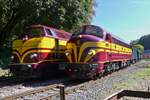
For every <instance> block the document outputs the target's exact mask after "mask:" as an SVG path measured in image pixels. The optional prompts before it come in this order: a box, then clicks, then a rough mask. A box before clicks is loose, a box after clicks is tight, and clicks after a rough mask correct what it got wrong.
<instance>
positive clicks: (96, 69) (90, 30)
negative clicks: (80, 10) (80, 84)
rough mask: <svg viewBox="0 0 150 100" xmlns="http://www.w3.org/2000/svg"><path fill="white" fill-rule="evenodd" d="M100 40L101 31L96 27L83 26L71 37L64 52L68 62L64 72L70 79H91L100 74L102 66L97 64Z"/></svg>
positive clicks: (101, 40)
mask: <svg viewBox="0 0 150 100" xmlns="http://www.w3.org/2000/svg"><path fill="white" fill-rule="evenodd" d="M102 38H103V33H102V30H101V29H99V28H98V27H96V26H84V27H82V29H81V30H80V32H78V33H77V34H74V35H73V36H72V37H71V39H70V40H69V41H68V43H67V50H66V52H65V54H66V56H67V58H68V61H69V63H68V64H67V66H66V72H67V74H68V75H69V76H70V77H72V78H78V79H93V78H95V77H98V76H99V75H100V74H101V73H102V67H103V66H102V64H101V63H100V62H99V59H100V58H99V54H100V53H101V51H103V49H101V48H100V45H102V43H103V39H102Z"/></svg>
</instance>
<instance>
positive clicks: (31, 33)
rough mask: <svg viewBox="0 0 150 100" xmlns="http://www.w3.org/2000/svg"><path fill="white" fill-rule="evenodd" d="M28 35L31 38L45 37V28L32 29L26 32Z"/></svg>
mask: <svg viewBox="0 0 150 100" xmlns="http://www.w3.org/2000/svg"><path fill="white" fill-rule="evenodd" d="M26 35H27V36H29V37H40V36H44V31H43V28H39V27H34V28H33V27H32V28H28V29H27V30H26Z"/></svg>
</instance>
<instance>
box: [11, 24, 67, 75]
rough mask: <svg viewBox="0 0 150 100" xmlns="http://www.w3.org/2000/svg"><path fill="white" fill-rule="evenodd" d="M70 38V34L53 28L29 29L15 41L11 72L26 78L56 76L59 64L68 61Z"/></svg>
mask: <svg viewBox="0 0 150 100" xmlns="http://www.w3.org/2000/svg"><path fill="white" fill-rule="evenodd" d="M69 38H70V33H68V32H65V31H63V30H58V29H55V28H52V27H47V26H44V25H32V26H30V27H27V28H26V30H25V34H24V36H23V37H22V38H19V39H16V40H14V41H13V46H12V56H11V59H12V63H11V64H10V65H9V68H10V72H12V73H13V74H15V75H19V76H24V77H27V76H31V77H39V76H44V75H48V74H49V75H53V74H55V73H56V72H57V71H58V63H60V62H65V61H66V56H65V50H66V43H67V40H69ZM47 73H48V74H47Z"/></svg>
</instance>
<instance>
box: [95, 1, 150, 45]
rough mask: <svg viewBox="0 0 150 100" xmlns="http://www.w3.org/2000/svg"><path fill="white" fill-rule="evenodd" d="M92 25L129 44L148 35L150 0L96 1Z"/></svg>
mask: <svg viewBox="0 0 150 100" xmlns="http://www.w3.org/2000/svg"><path fill="white" fill-rule="evenodd" d="M96 2H97V7H96V8H95V16H94V17H93V21H92V24H94V25H98V26H101V27H103V28H104V29H106V30H107V31H108V32H111V33H113V34H115V35H117V36H118V37H120V38H122V39H124V40H126V41H128V42H130V41H131V40H135V39H138V38H140V37H141V36H143V35H146V34H150V0H96Z"/></svg>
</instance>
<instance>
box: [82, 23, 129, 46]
mask: <svg viewBox="0 0 150 100" xmlns="http://www.w3.org/2000/svg"><path fill="white" fill-rule="evenodd" d="M86 26H93V27H97V28H99V29H100V30H101V31H103V34H104V35H105V36H106V34H110V35H111V37H112V38H113V39H115V40H117V42H120V43H121V44H123V45H125V46H127V47H130V44H129V43H127V42H126V41H125V40H123V39H121V38H120V37H118V36H116V35H114V34H112V33H109V32H108V31H106V30H105V29H103V28H102V27H100V26H96V25H84V26H83V27H86Z"/></svg>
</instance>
